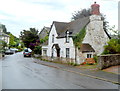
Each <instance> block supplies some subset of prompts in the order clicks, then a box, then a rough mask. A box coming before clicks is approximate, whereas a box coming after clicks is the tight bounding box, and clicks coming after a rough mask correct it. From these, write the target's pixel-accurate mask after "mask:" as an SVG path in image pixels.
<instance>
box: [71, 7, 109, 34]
mask: <svg viewBox="0 0 120 91" xmlns="http://www.w3.org/2000/svg"><path fill="white" fill-rule="evenodd" d="M100 15H101V19H102V20H103V29H104V30H105V32H108V23H109V22H107V21H106V16H105V15H104V14H100ZM88 16H91V9H90V8H89V9H82V10H81V11H75V12H74V13H73V14H72V18H71V19H72V20H77V19H79V18H84V17H88ZM108 36H109V35H108Z"/></svg>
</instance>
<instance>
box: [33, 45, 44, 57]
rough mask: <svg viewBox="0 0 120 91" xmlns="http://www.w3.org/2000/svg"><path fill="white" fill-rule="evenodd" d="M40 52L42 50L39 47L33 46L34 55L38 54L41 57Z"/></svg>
mask: <svg viewBox="0 0 120 91" xmlns="http://www.w3.org/2000/svg"><path fill="white" fill-rule="evenodd" d="M41 51H42V48H41V46H35V48H34V50H33V52H34V53H35V54H40V55H41V53H42V52H41Z"/></svg>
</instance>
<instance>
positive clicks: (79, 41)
mask: <svg viewBox="0 0 120 91" xmlns="http://www.w3.org/2000/svg"><path fill="white" fill-rule="evenodd" d="M85 34H86V30H85V27H84V28H83V29H82V30H81V31H80V32H79V33H78V34H76V35H75V36H73V43H74V45H75V47H78V49H80V46H81V44H82V41H83V39H84V37H85Z"/></svg>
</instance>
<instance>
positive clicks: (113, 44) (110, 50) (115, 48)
mask: <svg viewBox="0 0 120 91" xmlns="http://www.w3.org/2000/svg"><path fill="white" fill-rule="evenodd" d="M104 48H105V49H104V51H103V53H102V54H120V43H119V39H111V40H110V41H109V42H108V45H106V46H104Z"/></svg>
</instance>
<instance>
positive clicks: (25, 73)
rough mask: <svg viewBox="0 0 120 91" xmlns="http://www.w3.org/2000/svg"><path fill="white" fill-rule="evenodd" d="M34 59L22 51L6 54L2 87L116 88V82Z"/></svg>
mask: <svg viewBox="0 0 120 91" xmlns="http://www.w3.org/2000/svg"><path fill="white" fill-rule="evenodd" d="M34 60H35V59H34V58H31V57H23V55H22V53H16V54H13V55H8V56H6V57H5V58H4V59H3V60H2V89H118V85H117V84H113V83H110V82H106V81H102V80H98V79H94V78H90V77H86V76H82V75H79V74H75V73H71V72H67V71H63V70H60V69H56V68H52V67H49V66H45V65H41V64H37V63H34V62H33V61H34ZM0 62H1V61H0Z"/></svg>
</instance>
